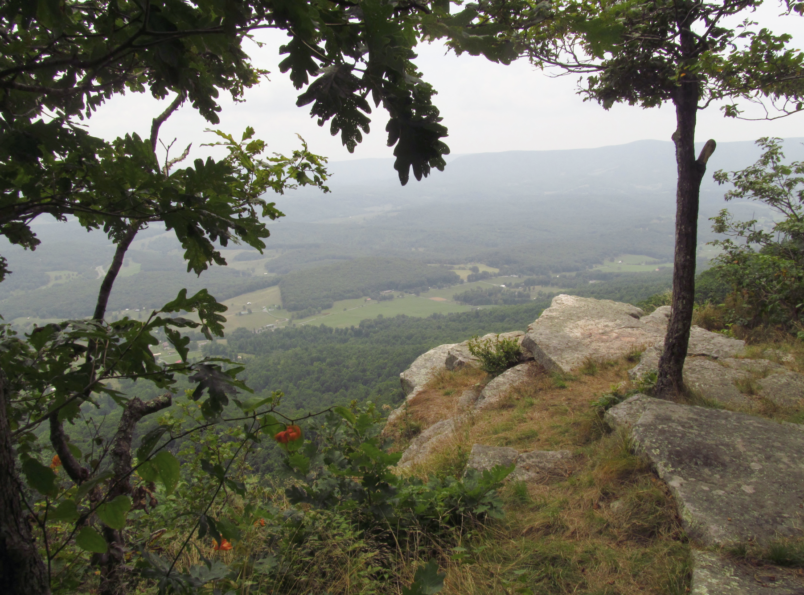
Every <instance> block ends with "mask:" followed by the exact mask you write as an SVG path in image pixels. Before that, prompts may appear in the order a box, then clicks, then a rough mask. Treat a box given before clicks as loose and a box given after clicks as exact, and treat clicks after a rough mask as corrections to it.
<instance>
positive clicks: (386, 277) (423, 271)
mask: <svg viewBox="0 0 804 595" xmlns="http://www.w3.org/2000/svg"><path fill="white" fill-rule="evenodd" d="M460 282H461V279H460V277H458V275H456V274H455V273H454V272H452V271H450V270H448V269H445V268H443V267H433V266H428V265H426V264H423V263H419V262H415V261H409V260H397V259H388V258H361V259H357V260H353V261H348V262H343V263H340V264H335V265H330V266H328V267H321V268H314V269H306V270H301V271H296V272H293V273H289V274H287V275H285V276H284V277H282V280H281V282H280V283H279V287H280V289H281V290H282V305H283V307H284V308H285V309H286V310H291V311H295V310H305V309H307V308H329V307H331V306H332V303H333V302H335V301H338V300H346V299H352V298H360V297H363V296H366V295H370V294H372V293H375V292H380V291H387V290H397V291H407V292H411V293H413V292H416V291H426V290H427V289H428V288H429V287H441V286H445V285H455V284H457V283H460Z"/></svg>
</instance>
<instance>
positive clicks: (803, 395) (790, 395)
mask: <svg viewBox="0 0 804 595" xmlns="http://www.w3.org/2000/svg"><path fill="white" fill-rule="evenodd" d="M757 384H758V385H759V393H760V394H761V395H762V396H763V397H765V398H767V399H770V400H771V401H773V402H774V403H776V404H777V405H781V406H782V407H801V406H802V404H803V403H802V401H804V376H802V375H801V374H796V373H795V372H791V371H790V370H780V371H778V372H776V373H774V374H769V375H768V376H766V377H765V378H761V379H759V380H757Z"/></svg>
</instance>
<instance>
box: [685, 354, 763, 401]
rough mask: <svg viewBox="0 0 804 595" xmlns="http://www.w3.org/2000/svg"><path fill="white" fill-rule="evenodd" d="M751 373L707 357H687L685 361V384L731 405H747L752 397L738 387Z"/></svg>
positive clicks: (714, 399)
mask: <svg viewBox="0 0 804 595" xmlns="http://www.w3.org/2000/svg"><path fill="white" fill-rule="evenodd" d="M749 378H750V374H749V373H748V372H745V371H743V370H735V369H734V368H730V367H728V366H726V365H724V364H722V363H720V362H717V361H712V360H710V359H706V358H692V357H687V359H686V360H685V362H684V385H685V386H686V387H687V388H688V389H690V390H692V391H694V392H696V393H698V394H699V395H701V396H703V397H705V398H707V399H709V400H710V401H715V402H717V403H720V404H722V405H727V406H730V407H745V406H748V405H750V404H751V399H750V398H749V397H748V396H746V395H745V394H744V393H742V392H741V391H740V389H738V388H737V384H736V383H737V382H738V381H741V380H743V381H745V380H748V379H749Z"/></svg>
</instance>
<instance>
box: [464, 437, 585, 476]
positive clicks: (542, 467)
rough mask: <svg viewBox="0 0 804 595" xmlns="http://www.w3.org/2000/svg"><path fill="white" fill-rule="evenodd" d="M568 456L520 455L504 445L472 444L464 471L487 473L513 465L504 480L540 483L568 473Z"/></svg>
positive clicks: (553, 453) (544, 452) (556, 452)
mask: <svg viewBox="0 0 804 595" xmlns="http://www.w3.org/2000/svg"><path fill="white" fill-rule="evenodd" d="M571 462H572V453H571V452H570V451H568V450H534V451H531V452H523V453H520V452H518V451H517V450H515V449H513V448H509V447H507V446H485V445H483V444H475V445H474V446H472V452H471V453H470V455H469V460H468V461H467V463H466V468H467V469H477V470H478V471H488V470H490V469H492V468H494V467H497V466H502V467H507V466H509V465H515V467H514V470H513V471H512V472H511V474H510V475H509V476H508V477H507V481H524V482H525V483H542V482H544V481H547V480H550V479H556V478H562V479H563V478H565V477H567V476H568V475H569V474H570V471H571V466H570V464H571Z"/></svg>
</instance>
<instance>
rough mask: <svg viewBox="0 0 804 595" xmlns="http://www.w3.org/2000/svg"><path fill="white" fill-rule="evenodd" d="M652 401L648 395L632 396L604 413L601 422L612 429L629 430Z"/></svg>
mask: <svg viewBox="0 0 804 595" xmlns="http://www.w3.org/2000/svg"><path fill="white" fill-rule="evenodd" d="M653 401H654V399H652V398H650V397H649V396H648V395H641V394H639V395H634V396H633V397H631V398H629V399H626V400H625V401H623V402H622V403H619V404H618V405H616V406H615V407H612V408H611V409H609V410H608V411H606V413H605V415H604V416H603V421H605V422H606V423H607V424H608V426H609V427H610V428H612V429H615V430H630V429H631V428H632V427H633V426H634V424H635V423H636V422H638V421H639V418H640V417H642V414H643V413H645V409H647V408H648V405H650V404H651V403H652V402H653Z"/></svg>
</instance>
